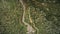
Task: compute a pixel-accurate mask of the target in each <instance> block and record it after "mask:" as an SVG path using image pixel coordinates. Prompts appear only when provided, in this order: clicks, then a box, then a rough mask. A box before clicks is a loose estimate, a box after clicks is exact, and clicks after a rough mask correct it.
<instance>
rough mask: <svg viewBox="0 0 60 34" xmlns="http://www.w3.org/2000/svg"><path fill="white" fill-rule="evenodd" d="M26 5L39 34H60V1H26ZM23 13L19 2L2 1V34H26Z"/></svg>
mask: <svg viewBox="0 0 60 34" xmlns="http://www.w3.org/2000/svg"><path fill="white" fill-rule="evenodd" d="M26 3H27V4H28V5H29V7H30V8H31V9H30V15H31V17H32V20H33V23H34V24H35V25H36V27H37V28H38V29H39V32H38V33H39V34H60V0H28V1H27V0H26ZM22 13H23V9H22V6H21V4H20V2H19V1H18V0H0V34H26V26H25V25H23V23H22V22H21V18H22ZM26 18H27V17H26ZM27 21H28V20H27Z"/></svg>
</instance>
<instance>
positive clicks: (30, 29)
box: [20, 0, 38, 34]
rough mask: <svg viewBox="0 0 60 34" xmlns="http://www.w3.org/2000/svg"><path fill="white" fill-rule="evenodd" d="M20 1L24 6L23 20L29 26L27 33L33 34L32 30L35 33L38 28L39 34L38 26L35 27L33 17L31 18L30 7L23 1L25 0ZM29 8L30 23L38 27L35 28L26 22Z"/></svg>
mask: <svg viewBox="0 0 60 34" xmlns="http://www.w3.org/2000/svg"><path fill="white" fill-rule="evenodd" d="M20 3H21V4H22V6H23V11H24V12H23V16H22V22H23V23H24V25H26V26H27V34H31V32H32V33H34V32H35V31H36V30H37V34H38V28H37V27H35V24H34V23H33V21H32V19H31V17H30V8H27V7H26V5H25V3H24V2H23V0H20ZM27 9H28V11H29V16H28V17H29V20H30V23H33V24H34V25H33V27H34V28H35V29H36V30H35V29H34V28H33V27H32V26H31V25H30V24H28V23H26V22H25V15H26V10H27Z"/></svg>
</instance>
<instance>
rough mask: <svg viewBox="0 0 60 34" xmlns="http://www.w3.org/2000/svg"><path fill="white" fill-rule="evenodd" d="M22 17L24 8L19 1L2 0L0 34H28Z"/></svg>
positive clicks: (0, 6) (0, 0) (0, 2)
mask: <svg viewBox="0 0 60 34" xmlns="http://www.w3.org/2000/svg"><path fill="white" fill-rule="evenodd" d="M21 16H22V8H21V6H20V3H19V2H18V1H17V0H0V34H26V26H24V25H23V24H22V23H21Z"/></svg>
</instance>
